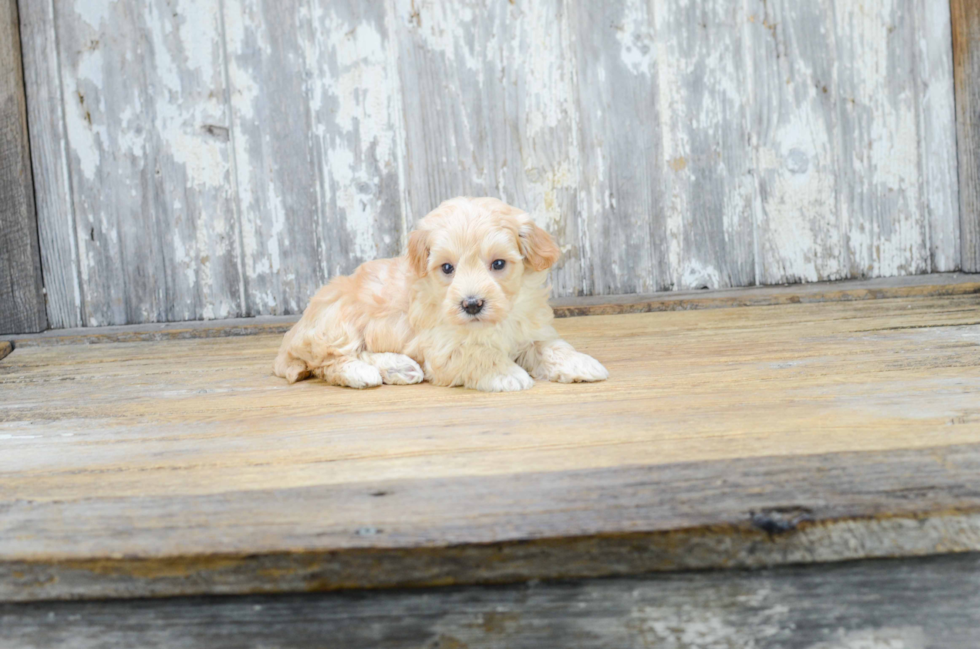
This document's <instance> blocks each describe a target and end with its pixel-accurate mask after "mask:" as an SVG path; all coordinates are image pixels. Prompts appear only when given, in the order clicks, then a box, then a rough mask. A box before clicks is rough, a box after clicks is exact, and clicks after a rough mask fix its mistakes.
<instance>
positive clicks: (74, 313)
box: [20, 0, 84, 329]
mask: <svg viewBox="0 0 980 649" xmlns="http://www.w3.org/2000/svg"><path fill="white" fill-rule="evenodd" d="M20 28H21V43H22V47H23V58H24V85H25V86H26V87H27V99H28V101H27V118H28V120H27V121H28V124H29V127H30V128H29V130H30V137H31V163H32V165H33V171H34V190H35V193H34V196H35V202H36V204H37V227H38V238H39V240H40V248H41V265H42V268H43V270H44V287H45V291H46V293H47V315H48V324H49V325H50V326H51V327H52V328H55V329H57V328H64V327H80V326H82V324H84V323H83V321H82V295H81V284H80V282H79V277H78V242H77V240H76V238H75V215H74V207H73V206H72V203H71V187H70V186H69V177H68V156H67V150H66V140H65V117H64V105H63V102H62V96H61V62H60V60H59V58H58V46H57V42H58V39H57V35H56V34H55V23H54V0H37V1H34V2H21V3H20Z"/></svg>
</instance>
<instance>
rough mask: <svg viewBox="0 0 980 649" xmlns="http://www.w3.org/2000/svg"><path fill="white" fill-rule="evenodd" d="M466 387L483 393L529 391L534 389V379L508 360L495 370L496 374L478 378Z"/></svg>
mask: <svg viewBox="0 0 980 649" xmlns="http://www.w3.org/2000/svg"><path fill="white" fill-rule="evenodd" d="M465 385H466V387H468V388H475V389H477V390H481V391H483V392H517V391H518V390H530V389H531V388H533V387H534V379H532V378H531V375H530V374H528V373H527V371H526V370H525V369H524V368H523V367H521V366H520V365H518V364H517V363H515V362H513V361H510V360H508V361H507V364H502V366H501V367H499V368H497V372H496V373H492V374H487V375H484V376H480V377H478V378H477V380H476V381H475V383H474V382H471V383H466V384H465Z"/></svg>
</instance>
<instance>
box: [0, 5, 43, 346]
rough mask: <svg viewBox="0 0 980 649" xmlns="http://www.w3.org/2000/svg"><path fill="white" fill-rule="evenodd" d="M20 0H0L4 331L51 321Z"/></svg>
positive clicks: (0, 312)
mask: <svg viewBox="0 0 980 649" xmlns="http://www.w3.org/2000/svg"><path fill="white" fill-rule="evenodd" d="M44 311H45V310H44V290H43V286H42V281H41V258H40V253H39V250H38V241H37V220H36V215H35V211H34V187H33V182H32V177H31V156H30V148H29V141H28V135H27V106H26V104H25V101H24V77H23V68H22V67H21V53H20V28H19V25H18V17H17V2H16V0H0V333H26V332H35V331H41V330H43V329H45V328H46V327H47V319H46V318H45V312H44Z"/></svg>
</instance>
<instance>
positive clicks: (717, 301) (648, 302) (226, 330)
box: [0, 273, 980, 347]
mask: <svg viewBox="0 0 980 649" xmlns="http://www.w3.org/2000/svg"><path fill="white" fill-rule="evenodd" d="M974 293H980V275H971V274H964V273H936V274H932V275H913V276H909V277H887V278H876V279H866V280H844V281H839V282H815V283H813V284H791V285H789V286H765V287H761V286H755V287H751V288H732V289H720V290H715V291H669V292H661V293H649V294H631V295H607V296H593V297H570V298H569V297H566V298H555V299H552V300H551V304H552V308H553V310H554V313H555V317H556V318H569V317H574V316H586V315H617V314H622V313H650V312H656V311H688V310H693V309H723V308H729V307H750V306H775V305H777V304H817V303H820V302H842V301H854V300H886V299H891V298H900V297H941V296H951V295H970V294H974ZM298 318H299V316H257V317H252V318H232V319H228V320H218V321H198V322H177V323H175V322H164V323H154V324H142V325H119V326H113V327H98V328H96V329H92V328H87V327H79V328H76V329H54V330H49V331H45V332H42V333H38V334H24V335H8V336H0V341H4V340H9V341H11V342H16V343H17V345H18V346H20V347H36V346H39V345H77V344H96V343H118V342H140V341H159V340H187V339H192V338H220V337H224V336H254V335H259V334H279V335H281V334H284V333H286V332H287V331H288V330H289V328H290V327H292V326H293V324H294V323H295V322H296V320H297V319H298Z"/></svg>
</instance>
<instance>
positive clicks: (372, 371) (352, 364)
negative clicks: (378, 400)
mask: <svg viewBox="0 0 980 649" xmlns="http://www.w3.org/2000/svg"><path fill="white" fill-rule="evenodd" d="M312 371H313V375H314V376H317V377H319V378H321V379H323V380H324V381H326V382H327V383H330V384H332V385H340V386H343V387H346V388H358V389H360V388H373V387H375V386H378V385H381V381H382V378H381V372H380V371H379V370H378V368H376V367H375V366H374V365H370V364H368V363H365V362H364V361H361V360H358V359H356V358H351V357H349V356H331V357H328V358H327V359H326V360H325V361H324V363H323V364H321V365H319V366H318V367H314V368H313V369H312Z"/></svg>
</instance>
